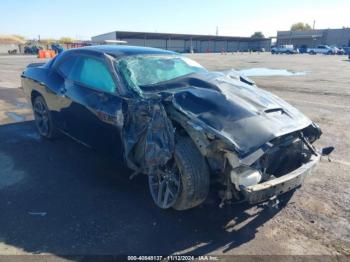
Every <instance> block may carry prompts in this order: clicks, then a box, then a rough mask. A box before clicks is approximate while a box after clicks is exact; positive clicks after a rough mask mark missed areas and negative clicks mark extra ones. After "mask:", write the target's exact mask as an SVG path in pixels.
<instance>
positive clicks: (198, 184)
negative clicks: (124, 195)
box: [149, 137, 209, 210]
mask: <svg viewBox="0 0 350 262" xmlns="http://www.w3.org/2000/svg"><path fill="white" fill-rule="evenodd" d="M174 155H175V157H174V159H173V160H170V161H169V163H168V165H167V167H165V168H164V169H163V170H159V171H158V174H154V175H150V176H149V188H150V192H151V195H152V198H153V200H154V202H155V204H156V205H157V206H159V207H160V208H164V209H166V208H169V207H172V208H174V209H176V210H186V209H190V208H192V207H195V206H198V205H200V204H201V203H203V202H204V200H205V199H206V198H207V195H208V192H209V170H208V166H207V164H206V162H205V159H204V157H203V156H202V155H201V154H200V152H199V151H198V149H197V148H196V146H195V144H194V143H193V142H192V140H191V139H190V138H189V137H179V139H178V141H177V143H176V146H175V154H174Z"/></svg>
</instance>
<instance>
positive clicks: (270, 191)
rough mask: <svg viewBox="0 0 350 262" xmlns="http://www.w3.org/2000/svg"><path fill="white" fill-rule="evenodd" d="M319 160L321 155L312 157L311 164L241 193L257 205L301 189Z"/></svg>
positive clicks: (243, 189) (244, 189)
mask: <svg viewBox="0 0 350 262" xmlns="http://www.w3.org/2000/svg"><path fill="white" fill-rule="evenodd" d="M319 160H320V156H319V155H317V156H312V157H311V159H310V161H309V162H307V163H305V164H304V165H302V166H301V167H299V168H298V169H296V170H294V171H292V172H290V173H288V174H286V175H284V176H281V177H278V178H275V179H273V180H269V181H266V182H264V183H261V184H257V185H253V186H248V187H245V188H242V190H241V192H242V193H243V195H244V197H245V199H246V200H247V201H248V202H249V203H250V204H257V203H259V202H263V201H266V200H268V199H270V198H271V197H273V196H278V195H281V194H283V193H286V192H288V191H290V190H292V189H294V188H297V187H299V186H300V185H301V184H302V183H303V181H304V178H305V177H306V176H307V175H309V174H310V173H311V170H312V169H313V168H314V167H315V165H316V164H317V163H318V162H319Z"/></svg>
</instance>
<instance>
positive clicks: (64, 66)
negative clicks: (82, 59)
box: [58, 56, 78, 77]
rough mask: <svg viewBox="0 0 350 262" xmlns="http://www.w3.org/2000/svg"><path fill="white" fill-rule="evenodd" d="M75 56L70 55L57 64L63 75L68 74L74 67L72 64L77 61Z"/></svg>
mask: <svg viewBox="0 0 350 262" xmlns="http://www.w3.org/2000/svg"><path fill="white" fill-rule="evenodd" d="M77 58H78V57H77V56H72V57H69V58H67V59H65V60H64V61H63V62H62V63H61V64H60V65H59V66H58V70H59V71H60V72H61V73H62V74H63V75H64V76H66V77H67V76H69V74H70V72H71V70H72V68H74V66H75V65H76V63H77V60H78V59H77Z"/></svg>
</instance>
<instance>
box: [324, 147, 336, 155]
mask: <svg viewBox="0 0 350 262" xmlns="http://www.w3.org/2000/svg"><path fill="white" fill-rule="evenodd" d="M333 150H334V146H329V147H324V148H322V149H321V155H322V156H329V155H330V154H331V153H332V152H333Z"/></svg>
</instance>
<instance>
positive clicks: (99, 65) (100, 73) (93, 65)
mask: <svg viewBox="0 0 350 262" xmlns="http://www.w3.org/2000/svg"><path fill="white" fill-rule="evenodd" d="M69 78H71V79H72V80H75V81H78V82H80V83H82V84H85V85H87V86H90V87H93V88H96V89H99V90H102V91H105V92H115V89H116V87H115V83H114V81H113V78H112V75H111V73H110V72H109V70H108V68H107V66H106V65H105V64H104V63H103V62H102V61H100V60H97V59H94V58H90V57H80V59H79V66H77V67H76V68H75V70H73V71H72V72H71V73H70V75H69Z"/></svg>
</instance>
